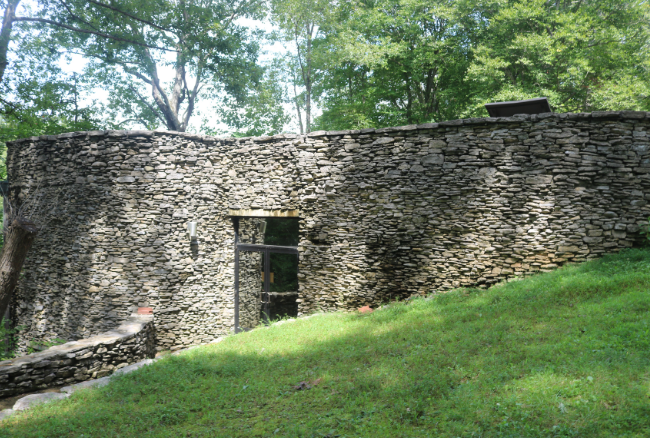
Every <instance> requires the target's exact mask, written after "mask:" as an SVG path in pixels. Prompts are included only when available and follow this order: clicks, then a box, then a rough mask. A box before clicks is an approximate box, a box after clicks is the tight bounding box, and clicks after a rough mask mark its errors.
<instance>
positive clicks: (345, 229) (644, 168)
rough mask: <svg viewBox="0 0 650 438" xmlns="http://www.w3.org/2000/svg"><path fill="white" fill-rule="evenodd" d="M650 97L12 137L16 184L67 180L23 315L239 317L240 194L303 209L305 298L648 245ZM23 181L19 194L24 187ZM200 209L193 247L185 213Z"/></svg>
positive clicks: (348, 304)
mask: <svg viewBox="0 0 650 438" xmlns="http://www.w3.org/2000/svg"><path fill="white" fill-rule="evenodd" d="M649 126H650V118H649V116H648V114H647V113H645V112H631V111H623V112H600V113H589V114H540V115H533V116H515V117H510V118H484V119H466V120H455V121H449V122H443V123H431V124H425V125H413V126H403V127H397V128H384V129H376V130H375V129H366V130H357V131H339V132H314V133H311V134H309V135H306V136H298V135H278V136H274V137H257V138H243V139H234V138H226V139H218V138H212V137H206V136H201V135H192V134H186V133H175V132H151V131H94V132H79V133H71V134H63V135H58V136H42V137H32V138H29V139H24V140H19V141H16V142H13V143H10V144H9V149H8V171H9V179H10V181H11V184H12V187H13V188H14V189H17V190H16V191H15V192H14V195H13V196H14V197H15V196H25V195H24V194H25V193H27V192H28V191H29V188H30V187H31V188H32V190H33V188H35V187H37V186H39V184H40V187H41V189H43V190H45V191H46V193H47V196H48V197H49V198H55V197H56V196H59V197H60V201H59V203H58V205H59V207H58V208H59V209H60V210H61V211H62V213H61V214H59V215H58V216H57V217H56V219H55V220H53V221H50V222H49V223H48V226H47V228H46V229H45V230H44V231H43V232H42V235H41V237H39V239H38V240H37V242H36V244H35V246H34V247H33V249H32V251H31V252H30V257H29V260H28V261H27V263H26V265H25V278H24V279H23V280H22V281H21V284H20V288H19V291H18V293H17V296H16V300H15V302H14V307H13V308H14V319H15V322H16V323H17V324H20V325H23V326H25V327H26V328H25V330H24V331H23V332H22V334H21V338H20V345H21V348H23V349H24V348H25V345H26V343H27V341H28V340H30V339H37V340H47V339H51V338H53V337H61V338H65V339H81V338H85V337H88V336H90V335H92V334H94V333H99V332H101V331H104V330H106V329H108V328H111V327H114V326H115V325H117V324H118V323H119V321H121V320H123V319H124V318H125V317H126V316H128V315H129V314H131V313H132V312H133V311H134V310H135V309H136V308H137V307H143V306H146V307H153V308H154V315H155V323H156V329H157V334H158V337H157V346H158V348H159V349H168V348H172V349H179V348H183V347H184V346H188V345H192V344H199V343H205V342H208V341H210V340H211V339H214V338H215V337H218V336H221V335H223V334H226V333H229V332H230V331H231V330H232V328H233V323H234V321H233V319H234V302H233V297H234V285H233V282H234V231H233V226H232V222H231V220H230V218H229V217H228V210H229V209H243V208H250V209H266V210H269V211H273V210H293V209H298V210H299V211H300V237H301V239H300V245H299V250H300V264H299V281H300V285H299V298H298V301H299V311H300V313H302V314H304V313H308V312H312V311H316V310H336V309H354V308H358V307H361V306H363V305H371V306H372V305H377V304H378V303H380V302H382V301H385V300H388V299H391V298H396V297H405V296H409V295H414V294H428V293H434V292H439V291H444V290H448V289H451V288H454V287H460V286H470V285H490V284H493V283H495V282H497V281H500V280H503V279H506V278H509V277H513V276H523V275H526V274H529V273H533V272H538V271H546V270H551V269H554V268H556V267H558V266H560V265H562V264H564V263H566V262H579V261H583V260H586V259H590V258H595V257H599V256H601V255H603V254H604V253H606V252H612V251H616V250H619V249H621V248H627V247H631V246H633V245H635V244H636V243H640V242H641V241H642V240H643V239H644V237H643V236H642V235H641V234H640V232H639V231H640V227H642V226H644V225H645V224H646V223H647V219H648V217H649V216H650V208H649V207H648V204H647V202H648V199H650V141H649V136H648V127H649ZM18 190H19V191H20V193H19V194H18V193H17V192H18ZM188 221H196V222H198V233H199V240H198V241H197V242H196V244H192V243H191V242H190V241H189V239H188V237H187V234H186V223H187V222H188Z"/></svg>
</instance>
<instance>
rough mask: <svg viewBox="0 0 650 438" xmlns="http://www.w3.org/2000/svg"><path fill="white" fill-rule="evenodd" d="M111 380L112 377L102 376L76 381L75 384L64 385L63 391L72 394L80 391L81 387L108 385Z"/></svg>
mask: <svg viewBox="0 0 650 438" xmlns="http://www.w3.org/2000/svg"><path fill="white" fill-rule="evenodd" d="M110 380H111V378H110V377H102V378H100V379H95V380H87V381H85V382H81V383H76V384H74V385H70V386H64V387H63V388H61V392H64V393H66V394H72V393H73V392H75V391H78V390H80V389H86V388H101V387H102V386H106V385H108V384H109V382H110Z"/></svg>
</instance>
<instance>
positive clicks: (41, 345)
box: [27, 338, 67, 354]
mask: <svg viewBox="0 0 650 438" xmlns="http://www.w3.org/2000/svg"><path fill="white" fill-rule="evenodd" d="M66 342H67V341H66V340H65V339H61V338H53V339H50V340H49V341H36V340H33V339H32V340H31V341H30V342H29V345H28V346H27V354H32V353H37V352H39V351H43V350H47V349H48V348H50V347H54V346H55V345H62V344H65V343H66Z"/></svg>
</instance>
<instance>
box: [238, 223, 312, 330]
mask: <svg viewBox="0 0 650 438" xmlns="http://www.w3.org/2000/svg"><path fill="white" fill-rule="evenodd" d="M233 222H234V225H235V242H236V243H235V246H236V248H235V331H236V332H239V331H242V330H250V329H252V328H254V327H256V326H258V325H260V324H265V323H269V322H270V321H273V320H277V319H279V318H283V317H295V316H297V315H298V302H297V299H298V240H299V236H298V227H299V222H298V219H297V218H275V217H272V218H258V217H255V218H253V217H235V218H233Z"/></svg>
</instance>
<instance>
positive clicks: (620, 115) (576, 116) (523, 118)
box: [7, 111, 650, 144]
mask: <svg viewBox="0 0 650 438" xmlns="http://www.w3.org/2000/svg"><path fill="white" fill-rule="evenodd" d="M553 118H555V119H569V120H589V119H598V120H603V119H614V120H616V119H618V120H642V119H646V118H650V112H647V111H594V112H592V113H542V114H533V115H530V114H515V115H514V116H512V117H479V118H469V119H458V120H446V121H444V122H438V123H423V124H419V125H406V126H392V127H388V128H366V129H360V130H343V131H314V132H310V133H308V134H305V135H299V134H277V135H273V136H262V137H242V138H235V137H211V136H208V135H202V134H193V133H190V132H179V131H162V130H160V131H146V130H131V131H78V132H67V133H65V134H59V135H41V136H40V137H29V138H21V139H17V140H13V141H9V142H7V144H19V143H23V142H29V141H32V142H36V141H39V140H40V141H52V142H55V141H58V140H61V139H67V138H74V137H83V136H89V137H102V136H106V137H127V138H129V137H154V136H167V135H172V136H176V137H184V138H187V139H190V140H201V141H208V142H225V143H229V142H237V141H240V142H242V141H244V142H245V141H251V142H255V143H266V142H271V141H274V140H284V139H292V138H299V137H309V138H316V137H335V136H343V135H356V134H372V133H375V134H384V133H389V132H409V131H419V130H427V129H438V128H440V127H443V128H444V127H455V126H470V125H487V124H493V123H508V124H510V123H522V122H538V121H540V120H545V119H553Z"/></svg>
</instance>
